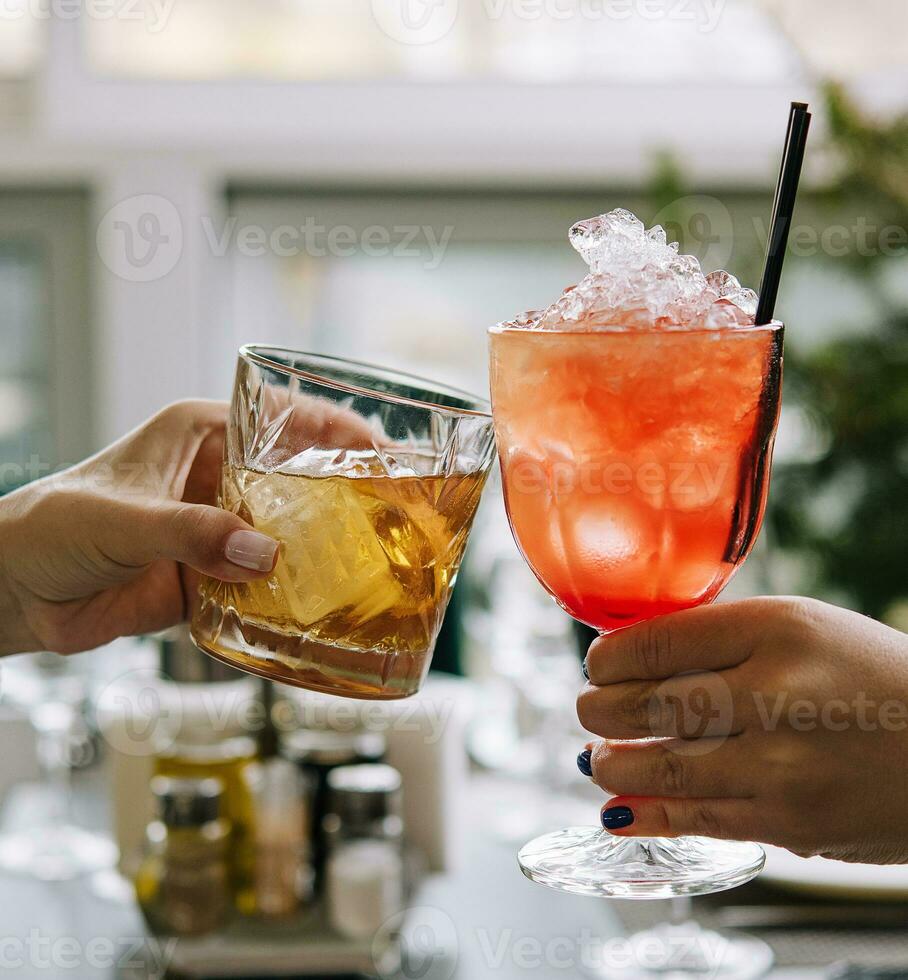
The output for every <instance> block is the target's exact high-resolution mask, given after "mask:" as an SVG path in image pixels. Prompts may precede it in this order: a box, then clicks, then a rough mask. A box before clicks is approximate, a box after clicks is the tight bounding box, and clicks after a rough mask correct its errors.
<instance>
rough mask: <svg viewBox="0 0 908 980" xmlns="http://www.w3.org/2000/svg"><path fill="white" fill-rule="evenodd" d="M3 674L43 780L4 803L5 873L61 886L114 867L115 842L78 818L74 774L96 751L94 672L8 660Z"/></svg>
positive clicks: (0, 863) (1, 865) (1, 842)
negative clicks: (90, 708)
mask: <svg viewBox="0 0 908 980" xmlns="http://www.w3.org/2000/svg"><path fill="white" fill-rule="evenodd" d="M95 666H96V665H95ZM0 669H2V674H0V680H2V701H3V702H4V703H5V704H7V705H9V706H10V707H12V708H14V709H16V710H17V711H19V712H21V713H22V714H24V715H25V716H26V717H27V718H28V719H29V722H30V723H31V726H32V728H33V729H34V733H35V737H36V742H37V745H36V748H37V759H38V765H39V767H40V771H41V777H42V778H41V782H40V784H39V785H38V787H37V788H36V787H34V786H19V787H16V788H15V789H14V790H13V791H12V792H11V793H10V794H9V795H8V798H7V799H6V800H5V801H4V814H3V815H4V830H3V831H2V832H0V871H6V872H9V873H13V874H21V875H28V876H30V877H33V878H39V879H41V880H45V881H63V880H67V879H70V878H75V877H78V876H80V875H86V874H91V873H94V872H97V871H101V870H104V869H108V868H111V867H113V865H114V864H115V862H116V859H117V849H116V846H115V845H114V843H113V841H112V840H111V839H110V838H109V837H108V836H107V835H105V834H102V833H99V832H97V831H94V830H88V829H86V828H85V827H81V826H79V825H78V824H77V823H76V822H75V819H74V816H73V793H72V782H71V774H72V771H73V769H74V768H77V767H80V766H85V765H87V764H88V763H89V762H91V761H92V759H93V756H94V753H95V752H96V751H97V747H96V744H95V740H94V734H93V732H92V731H91V729H90V727H89V725H88V723H87V721H86V711H85V708H86V704H87V701H88V698H89V694H90V688H91V678H92V669H93V666H92V665H89V664H88V663H87V662H86V661H85V660H84V659H83V658H81V657H61V656H58V655H57V654H53V653H39V654H31V655H27V656H21V657H12V658H9V659H8V660H6V661H4V663H3V665H2V668H0ZM36 790H37V791H36Z"/></svg>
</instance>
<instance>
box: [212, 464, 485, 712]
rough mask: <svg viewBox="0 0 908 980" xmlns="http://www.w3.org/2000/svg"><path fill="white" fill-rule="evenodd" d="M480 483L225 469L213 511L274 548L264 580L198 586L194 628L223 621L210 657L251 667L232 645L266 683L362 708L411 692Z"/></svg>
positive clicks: (477, 477) (471, 477)
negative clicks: (263, 669)
mask: <svg viewBox="0 0 908 980" xmlns="http://www.w3.org/2000/svg"><path fill="white" fill-rule="evenodd" d="M484 479H485V477H484V474H481V473H470V474H464V475H452V476H423V477H389V476H375V477H347V476H327V477H313V476H297V475H292V474H285V473H258V472H256V471H254V470H248V469H227V470H226V471H225V474H224V481H223V490H222V494H223V500H222V506H223V507H225V508H227V509H228V510H232V511H234V512H236V513H239V514H241V515H242V516H243V517H244V518H245V519H246V520H247V521H249V523H250V524H253V525H254V526H255V527H256V528H257V529H258V530H260V531H262V532H263V533H265V534H267V535H269V536H270V537H273V538H275V539H277V540H278V541H280V542H281V549H280V554H279V557H278V560H277V565H276V566H275V569H274V572H273V573H272V575H271V576H270V577H269V578H267V579H265V580H264V581H258V582H250V583H239V584H237V583H230V582H218V581H217V580H215V579H206V580H205V581H204V582H203V584H202V588H201V595H202V610H201V612H200V619H201V622H205V620H206V619H207V618H209V617H214V618H217V619H218V620H221V621H222V622H223V625H222V627H221V630H220V632H219V635H218V636H217V637H216V638H212V640H211V641H210V644H211V645H210V647H208V649H209V651H210V652H212V653H216V654H219V655H220V656H223V657H225V658H227V659H230V660H234V659H236V658H239V659H240V660H241V661H242V663H243V666H246V667H250V666H252V667H254V666H256V661H254V660H253V659H252V658H250V657H248V656H246V655H245V654H244V653H243V651H242V649H239V650H238V649H237V648H236V647H237V645H236V643H235V639H236V638H237V636H239V637H242V639H243V641H244V643H246V644H251V645H252V646H254V647H255V648H256V652H257V654H259V656H261V655H265V656H267V657H268V659H269V673H270V674H271V675H272V676H274V677H277V678H280V679H281V680H286V681H289V682H290V683H296V684H299V683H300V682H302V681H306V682H307V684H306V686H310V687H317V688H319V689H326V690H327V689H330V690H331V691H332V692H334V693H344V694H348V695H353V696H356V695H359V696H362V697H370V698H394V697H402V696H404V695H406V694H409V693H412V691H413V690H415V689H416V688H417V687H418V686H419V684H420V682H421V680H422V678H423V675H424V674H425V671H426V669H427V667H428V662H429V658H430V657H431V654H432V648H433V646H434V643H435V637H436V635H437V633H438V629H439V627H440V626H441V621H442V617H443V616H444V611H445V607H446V605H447V602H448V596H449V594H450V591H451V586H452V585H453V583H454V579H455V577H456V575H457V569H458V567H459V565H460V559H461V557H462V556H463V550H464V547H465V545H466V541H467V534H468V532H469V528H470V525H471V523H472V520H473V515H474V513H475V511H476V506H477V504H478V503H479V497H480V494H481V492H482V485H483V483H484ZM207 646H208V644H206V647H207ZM329 672H330V675H331V678H332V679H331V682H330V683H328V681H327V675H328V673H329Z"/></svg>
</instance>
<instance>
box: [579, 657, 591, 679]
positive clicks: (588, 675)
mask: <svg viewBox="0 0 908 980" xmlns="http://www.w3.org/2000/svg"><path fill="white" fill-rule="evenodd" d="M580 669H581V670H582V671H583V676H584V677H585V678H586V679H587V680H589V679H590V672H589V670H588V669H587V666H586V661H585V660H584V661H583V664H582V665H581V667H580Z"/></svg>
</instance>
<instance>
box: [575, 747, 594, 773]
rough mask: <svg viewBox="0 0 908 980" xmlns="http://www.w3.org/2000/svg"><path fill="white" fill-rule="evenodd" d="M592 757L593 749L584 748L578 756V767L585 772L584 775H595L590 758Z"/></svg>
mask: <svg viewBox="0 0 908 980" xmlns="http://www.w3.org/2000/svg"><path fill="white" fill-rule="evenodd" d="M592 757H593V750H592V749H584V750H583V751H582V752H581V753H580V755H578V756H577V768H578V769H579V770H580V771H581V772H582V773H583V775H584V776H592V775H593V767H592V765H591V764H590V759H591V758H592Z"/></svg>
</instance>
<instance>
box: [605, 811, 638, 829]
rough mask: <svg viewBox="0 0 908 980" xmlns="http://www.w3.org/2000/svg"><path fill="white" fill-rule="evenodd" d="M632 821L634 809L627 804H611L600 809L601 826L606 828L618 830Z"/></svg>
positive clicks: (628, 825)
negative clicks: (606, 807)
mask: <svg viewBox="0 0 908 980" xmlns="http://www.w3.org/2000/svg"><path fill="white" fill-rule="evenodd" d="M633 822H634V811H633V810H632V809H631V808H630V807H629V806H611V807H609V808H608V809H607V810H603V811H602V826H603V827H605V829H606V830H620V829H621V828H622V827H630V825H631V824H632V823H633Z"/></svg>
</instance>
